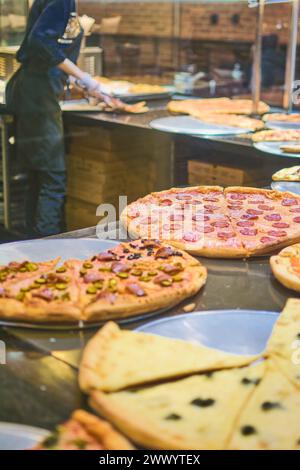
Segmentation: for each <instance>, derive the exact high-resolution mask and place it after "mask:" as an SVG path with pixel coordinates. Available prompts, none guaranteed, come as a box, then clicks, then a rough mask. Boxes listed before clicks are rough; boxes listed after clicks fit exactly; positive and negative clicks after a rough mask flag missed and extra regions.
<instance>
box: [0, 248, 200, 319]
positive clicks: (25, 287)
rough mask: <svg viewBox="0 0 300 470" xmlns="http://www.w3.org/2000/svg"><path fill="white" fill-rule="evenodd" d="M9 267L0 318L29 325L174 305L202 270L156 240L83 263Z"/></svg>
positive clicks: (195, 286)
mask: <svg viewBox="0 0 300 470" xmlns="http://www.w3.org/2000/svg"><path fill="white" fill-rule="evenodd" d="M57 263H58V260H55V261H52V262H49V263H30V262H28V261H25V262H23V263H10V264H9V265H8V266H3V267H2V268H1V269H0V317H1V318H5V319H16V320H23V321H33V322H59V321H65V322H68V321H87V322H89V321H95V320H106V319H109V318H119V317H120V318H124V317H129V316H131V315H138V314H142V313H147V312H153V311H156V310H160V309H162V308H167V307H171V306H174V305H176V304H177V303H179V302H180V301H182V300H184V299H185V298H187V297H189V296H192V295H193V294H195V293H196V292H198V290H199V289H200V288H201V287H202V286H203V285H204V284H205V282H206V276H207V273H206V269H205V268H204V267H203V266H202V265H201V264H200V262H199V261H198V260H196V259H194V258H193V257H192V256H190V255H189V254H187V253H185V252H183V251H181V250H178V249H175V248H174V247H172V246H169V245H166V244H162V243H160V242H159V241H157V240H140V241H135V242H130V243H121V244H119V245H116V248H114V249H110V250H108V251H105V252H103V253H98V254H96V255H95V256H93V257H91V258H90V259H88V260H76V259H73V260H67V261H66V262H65V263H64V264H63V265H61V266H57Z"/></svg>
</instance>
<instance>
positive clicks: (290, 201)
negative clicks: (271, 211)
mask: <svg viewBox="0 0 300 470" xmlns="http://www.w3.org/2000/svg"><path fill="white" fill-rule="evenodd" d="M281 204H282V205H283V206H297V205H298V201H297V199H293V198H291V197H287V198H284V199H282V201H281Z"/></svg>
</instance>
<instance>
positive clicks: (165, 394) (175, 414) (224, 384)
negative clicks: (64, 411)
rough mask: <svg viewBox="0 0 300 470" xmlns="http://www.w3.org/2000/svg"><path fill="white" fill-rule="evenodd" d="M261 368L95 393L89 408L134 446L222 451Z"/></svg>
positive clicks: (248, 368)
mask: <svg viewBox="0 0 300 470" xmlns="http://www.w3.org/2000/svg"><path fill="white" fill-rule="evenodd" d="M264 367H265V364H264V363H260V364H258V365H256V366H252V367H247V368H244V369H233V370H228V371H221V372H216V373H214V374H212V375H210V374H208V375H196V376H193V377H189V378H186V379H183V380H179V381H175V382H170V383H166V384H161V385H156V386H154V387H149V388H145V389H142V390H136V391H134V393H133V392H132V391H123V392H118V393H111V394H104V393H102V392H93V393H92V395H91V400H90V403H91V405H92V407H93V408H94V409H95V410H96V411H98V412H100V414H102V415H104V416H105V417H107V418H108V419H109V420H110V421H111V422H113V423H114V424H115V425H116V427H117V428H119V429H120V430H121V431H122V432H123V433H124V434H125V435H127V436H128V437H129V438H130V439H131V440H132V441H134V442H136V443H137V444H139V445H141V446H145V447H146V448H154V449H168V450H171V449H181V450H183V449H223V448H224V447H225V445H226V443H227V439H228V437H229V435H230V434H231V433H232V430H233V426H234V423H235V421H236V419H237V416H238V415H239V413H240V411H241V409H242V408H243V407H244V405H245V403H246V402H247V401H248V399H249V397H250V396H251V394H252V393H253V391H254V390H255V387H256V385H257V384H258V383H259V381H260V380H261V378H262V376H263V373H264Z"/></svg>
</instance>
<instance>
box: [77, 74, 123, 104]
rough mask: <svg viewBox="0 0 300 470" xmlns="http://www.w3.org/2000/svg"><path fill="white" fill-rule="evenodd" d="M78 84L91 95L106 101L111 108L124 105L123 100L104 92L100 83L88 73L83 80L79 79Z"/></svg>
mask: <svg viewBox="0 0 300 470" xmlns="http://www.w3.org/2000/svg"><path fill="white" fill-rule="evenodd" d="M77 84H78V85H79V86H80V87H81V88H83V89H84V90H85V91H86V92H87V94H88V95H89V96H91V97H93V98H96V99H97V100H99V101H104V103H105V104H107V106H109V107H111V108H122V107H123V106H124V103H122V101H120V100H118V99H117V98H114V97H112V96H110V95H108V94H107V93H104V92H103V91H102V89H101V85H100V83H99V82H97V80H95V79H94V78H93V77H92V76H91V75H90V74H88V73H85V74H84V75H83V77H82V78H81V80H78V81H77Z"/></svg>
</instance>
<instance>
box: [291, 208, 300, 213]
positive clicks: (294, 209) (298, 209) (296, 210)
mask: <svg viewBox="0 0 300 470" xmlns="http://www.w3.org/2000/svg"><path fill="white" fill-rule="evenodd" d="M289 212H300V207H293V209H290V210H289Z"/></svg>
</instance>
